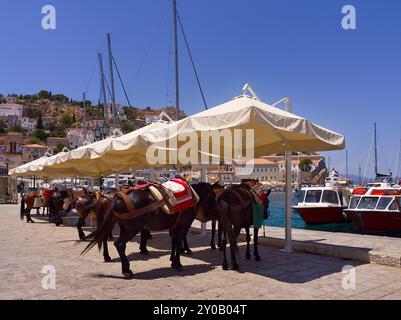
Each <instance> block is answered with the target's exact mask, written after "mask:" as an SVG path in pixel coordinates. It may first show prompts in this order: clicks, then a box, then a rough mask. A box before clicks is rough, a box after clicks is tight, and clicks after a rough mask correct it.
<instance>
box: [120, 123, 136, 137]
mask: <svg viewBox="0 0 401 320" xmlns="http://www.w3.org/2000/svg"><path fill="white" fill-rule="evenodd" d="M121 129H122V131H123V133H124V134H127V133H130V132H132V131H134V130H135V126H134V125H133V124H132V123H131V122H129V121H121Z"/></svg>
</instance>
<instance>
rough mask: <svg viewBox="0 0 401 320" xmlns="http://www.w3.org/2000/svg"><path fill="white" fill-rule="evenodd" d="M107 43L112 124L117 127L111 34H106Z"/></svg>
mask: <svg viewBox="0 0 401 320" xmlns="http://www.w3.org/2000/svg"><path fill="white" fill-rule="evenodd" d="M107 44H108V47H109V67H110V81H111V97H112V100H113V101H112V112H113V126H114V129H115V128H116V127H117V112H116V90H115V88H114V73H113V53H112V51H111V34H110V33H108V34H107Z"/></svg>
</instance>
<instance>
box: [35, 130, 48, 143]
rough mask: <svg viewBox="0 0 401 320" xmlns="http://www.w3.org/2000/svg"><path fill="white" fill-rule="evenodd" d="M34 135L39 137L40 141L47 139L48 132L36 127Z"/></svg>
mask: <svg viewBox="0 0 401 320" xmlns="http://www.w3.org/2000/svg"><path fill="white" fill-rule="evenodd" d="M33 136H34V137H36V138H38V139H39V140H40V141H46V139H47V134H46V132H45V130H43V129H36V130H35V131H34V133H33Z"/></svg>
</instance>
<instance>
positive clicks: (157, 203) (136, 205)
mask: <svg viewBox="0 0 401 320" xmlns="http://www.w3.org/2000/svg"><path fill="white" fill-rule="evenodd" d="M161 191H162V190H161ZM162 193H163V192H162ZM200 202H201V203H202V199H201V200H200ZM168 203H169V200H167V199H166V196H165V194H163V199H162V200H156V199H155V198H154V197H153V196H152V194H151V192H150V191H149V189H142V190H135V189H130V190H126V191H125V192H119V193H117V194H116V196H115V197H114V198H113V201H112V202H111V204H110V206H109V207H108V209H107V212H106V215H105V217H104V222H103V223H102V225H101V226H100V227H99V228H98V230H96V231H95V232H93V233H92V234H91V235H89V236H88V237H93V239H92V240H91V242H90V243H89V244H88V246H87V247H86V248H85V249H84V251H83V254H84V253H86V252H87V251H89V250H90V249H91V248H93V247H94V246H95V245H96V244H97V245H98V246H99V248H101V247H102V245H103V244H104V242H105V239H106V238H107V236H108V235H109V234H110V232H111V231H112V229H113V226H114V224H115V222H118V224H119V226H120V236H119V238H118V239H117V240H116V241H115V242H114V245H115V247H116V249H117V252H118V254H119V256H120V259H121V267H122V274H123V275H124V277H125V278H132V276H133V273H132V271H131V269H130V263H129V261H128V259H127V256H126V254H125V250H126V244H127V242H128V241H130V240H131V239H132V238H133V237H135V235H136V234H138V233H139V232H140V231H141V230H144V229H146V230H150V231H163V230H171V236H172V237H171V257H170V260H171V267H172V268H175V269H178V270H179V269H181V268H182V264H181V261H180V254H181V245H182V241H183V239H184V237H185V235H186V234H187V232H188V229H189V228H190V227H191V225H192V222H193V221H194V219H195V217H196V213H197V212H196V210H195V208H194V207H190V208H188V209H186V210H185V211H182V212H179V213H176V214H166V213H164V212H163V211H162V210H161V207H163V206H164V205H166V204H168Z"/></svg>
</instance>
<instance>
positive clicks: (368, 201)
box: [358, 197, 379, 210]
mask: <svg viewBox="0 0 401 320" xmlns="http://www.w3.org/2000/svg"><path fill="white" fill-rule="evenodd" d="M378 201H379V198H378V197H363V198H362V200H361V202H360V203H359V205H358V209H370V210H372V209H374V208H376V204H377V202H378Z"/></svg>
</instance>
